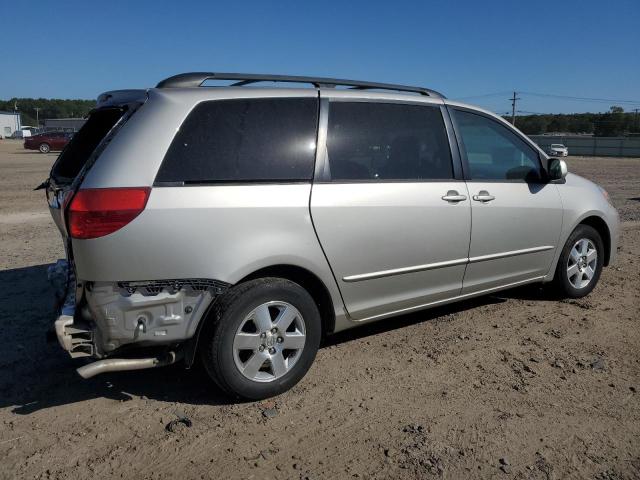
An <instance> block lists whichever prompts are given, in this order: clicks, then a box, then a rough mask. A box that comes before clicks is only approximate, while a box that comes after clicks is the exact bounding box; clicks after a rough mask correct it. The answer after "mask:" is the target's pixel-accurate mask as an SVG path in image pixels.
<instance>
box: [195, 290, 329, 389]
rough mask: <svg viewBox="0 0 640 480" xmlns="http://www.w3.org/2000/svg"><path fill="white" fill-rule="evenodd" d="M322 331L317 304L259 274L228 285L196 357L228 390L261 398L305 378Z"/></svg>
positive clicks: (209, 320)
mask: <svg viewBox="0 0 640 480" xmlns="http://www.w3.org/2000/svg"><path fill="white" fill-rule="evenodd" d="M321 333H322V327H321V319H320V314H319V312H318V308H317V306H316V304H315V302H314V300H313V298H312V297H311V295H309V293H308V292H307V291H306V290H305V289H304V288H302V287H301V286H300V285H298V284H296V283H294V282H291V281H289V280H285V279H281V278H260V279H257V280H251V281H249V282H246V283H242V284H240V285H237V286H235V287H232V288H231V289H230V290H229V291H228V292H227V293H225V294H224V295H223V296H222V297H221V298H219V299H218V300H217V301H216V304H215V305H214V308H213V315H212V317H210V318H209V319H208V323H207V324H206V325H205V326H204V330H203V331H202V338H201V343H200V357H201V359H202V362H203V364H204V366H205V369H206V370H207V373H208V374H209V376H210V377H211V378H212V379H213V381H214V382H215V383H216V384H217V385H218V386H219V387H220V388H221V389H222V390H224V391H225V392H226V393H227V394H229V395H230V396H233V397H236V398H244V399H248V400H260V399H264V398H268V397H272V396H274V395H278V394H280V393H282V392H284V391H286V390H289V389H290V388H291V387H293V386H294V385H295V384H296V383H298V382H299V381H300V380H301V379H302V377H304V375H305V374H306V373H307V371H308V370H309V368H310V367H311V364H312V363H313V360H314V359H315V356H316V353H317V351H318V347H319V346H320V338H321Z"/></svg>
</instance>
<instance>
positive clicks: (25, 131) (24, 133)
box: [11, 125, 36, 139]
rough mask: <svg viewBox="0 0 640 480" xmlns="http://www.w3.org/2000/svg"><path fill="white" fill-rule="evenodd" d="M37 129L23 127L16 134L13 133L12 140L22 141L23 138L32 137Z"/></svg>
mask: <svg viewBox="0 0 640 480" xmlns="http://www.w3.org/2000/svg"><path fill="white" fill-rule="evenodd" d="M35 129H36V127H30V126H28V125H25V126H22V127H20V128H19V129H18V130H16V131H15V132H13V134H12V135H11V138H20V139H22V138H26V137H30V136H31V135H32V130H35Z"/></svg>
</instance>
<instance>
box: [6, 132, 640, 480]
mask: <svg viewBox="0 0 640 480" xmlns="http://www.w3.org/2000/svg"><path fill="white" fill-rule="evenodd" d="M55 158H56V154H49V155H42V154H39V153H28V152H26V151H25V150H23V149H22V146H21V144H20V143H19V142H12V141H8V140H4V141H0V331H1V332H2V335H0V478H3V479H4V478H7V479H8V478H56V479H57V478H60V479H71V478H113V477H116V478H139V479H141V478H166V479H170V478H205V479H209V478H211V479H220V478H256V479H268V478H274V479H275V478H278V479H285V478H294V479H297V478H311V479H317V478H332V479H333V478H360V479H363V478H375V479H397V478H403V479H404V478H408V479H422V478H446V479H462V478H504V479H506V478H514V479H545V480H549V479H560V478H592V479H600V480H604V479H610V480H613V479H631V478H640V403H639V399H640V396H639V395H640V393H639V392H638V390H639V389H640V353H639V345H640V329H639V323H640V258H639V256H638V252H639V251H640V159H613V158H569V159H568V163H569V167H570V170H571V171H574V172H576V173H579V174H582V175H584V176H586V177H587V178H590V179H593V180H595V181H597V182H599V183H600V184H601V185H602V186H604V187H605V188H606V189H607V190H608V191H609V192H610V194H611V197H612V199H613V202H614V203H615V204H616V206H617V207H618V208H619V211H620V214H621V218H622V220H623V221H624V223H623V224H622V245H621V248H620V252H619V259H618V262H617V264H616V265H615V266H614V267H611V268H607V269H605V271H604V273H603V275H602V278H601V281H600V284H599V285H598V287H597V288H596V289H595V290H594V292H593V293H592V294H591V295H590V296H589V297H587V298H585V299H582V300H578V301H556V300H553V299H552V298H550V297H549V296H548V295H546V294H545V293H544V292H543V291H542V290H541V289H540V288H538V287H528V288H521V289H517V290H512V291H508V292H504V293H501V294H499V295H494V296H490V297H485V298H481V299H477V300H474V301H468V302H465V303H461V304H458V305H453V306H449V307H446V308H439V309H437V310H430V311H426V312H421V313H417V314H413V315H409V316H405V317H401V318H396V319H392V320H389V321H386V322H383V323H379V324H375V325H371V326H367V327H364V328H361V329H358V330H353V331H351V332H347V333H344V334H340V335H337V336H335V337H333V338H331V339H330V340H329V341H328V342H327V343H326V345H325V346H324V347H323V348H322V349H321V350H320V352H319V354H318V357H317V359H316V362H315V364H314V366H313V367H312V368H311V371H310V372H309V373H308V375H307V376H306V378H305V379H304V380H303V381H302V382H301V383H300V384H299V385H298V386H296V387H295V388H294V389H293V390H291V391H290V392H287V393H285V394H284V395H281V396H279V397H277V398H275V399H273V400H270V401H266V402H260V403H236V404H233V403H229V402H228V400H226V399H225V398H224V397H223V396H222V395H221V394H220V393H219V392H218V391H217V390H216V389H215V388H214V387H213V386H212V385H211V384H210V383H209V381H208V380H207V378H206V375H205V374H204V373H203V371H202V370H201V369H195V370H190V371H185V370H183V369H182V368H180V367H171V368H167V369H158V370H153V371H149V370H148V371H139V372H127V373H118V374H110V375H103V376H98V377H95V378H93V379H91V380H82V379H81V378H80V377H79V376H78V375H77V374H76V373H75V370H74V368H75V367H76V366H77V363H76V362H75V361H72V360H71V359H70V358H69V357H68V356H67V355H66V353H65V352H63V351H62V350H61V349H60V347H59V346H58V345H57V344H55V343H46V342H45V332H46V330H47V329H48V328H49V326H50V325H51V322H52V320H53V314H54V312H53V307H52V303H53V293H52V290H51V289H50V288H49V286H48V283H47V281H46V267H47V264H50V263H52V262H54V261H55V260H56V259H57V258H60V257H62V256H63V250H62V245H61V242H60V240H59V237H58V233H57V231H56V230H55V229H54V226H53V224H52V222H51V220H50V219H49V216H48V213H47V212H46V210H45V200H44V194H43V193H42V192H41V191H39V192H34V191H33V190H32V189H33V188H34V187H35V186H37V185H38V184H39V183H40V182H41V181H43V180H44V179H45V177H46V175H47V172H48V169H49V168H50V166H51V164H52V162H53V161H54V160H55ZM183 416H186V417H188V418H189V419H190V420H191V422H192V425H191V426H190V427H187V426H185V425H183V424H178V425H177V427H176V428H175V429H174V431H173V432H170V431H167V429H166V428H165V426H166V425H167V424H168V423H169V422H170V421H171V420H175V419H177V418H179V417H183Z"/></svg>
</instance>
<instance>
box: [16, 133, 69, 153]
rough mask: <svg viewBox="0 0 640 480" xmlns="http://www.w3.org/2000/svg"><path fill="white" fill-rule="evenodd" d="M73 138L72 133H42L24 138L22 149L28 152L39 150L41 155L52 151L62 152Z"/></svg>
mask: <svg viewBox="0 0 640 480" xmlns="http://www.w3.org/2000/svg"><path fill="white" fill-rule="evenodd" d="M71 137H73V133H72V132H44V133H39V134H38V135H32V136H30V137H25V139H24V148H26V149H28V150H40V152H41V153H49V152H51V151H53V150H62V149H63V148H64V147H65V146H66V145H67V143H69V140H71Z"/></svg>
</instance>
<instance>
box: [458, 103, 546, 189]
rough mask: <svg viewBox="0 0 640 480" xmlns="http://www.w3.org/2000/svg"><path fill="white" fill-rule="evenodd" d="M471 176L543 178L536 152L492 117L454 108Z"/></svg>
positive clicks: (478, 178)
mask: <svg viewBox="0 0 640 480" xmlns="http://www.w3.org/2000/svg"><path fill="white" fill-rule="evenodd" d="M455 117H456V122H457V124H458V128H459V129H460V134H461V136H462V143H463V145H464V149H465V151H466V155H467V163H468V164H469V170H470V175H471V179H472V180H482V179H489V180H524V181H537V180H540V179H541V178H542V170H541V168H540V160H539V159H538V154H537V152H536V151H535V150H534V149H533V148H532V147H531V146H529V145H527V144H526V143H525V142H524V141H523V140H522V139H521V138H520V137H518V136H517V135H516V134H515V133H513V132H511V131H510V130H509V129H508V128H507V127H505V126H504V125H501V124H500V123H498V122H496V121H495V120H491V119H490V118H487V117H484V116H482V115H476V114H474V113H469V112H465V111H462V110H455Z"/></svg>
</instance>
